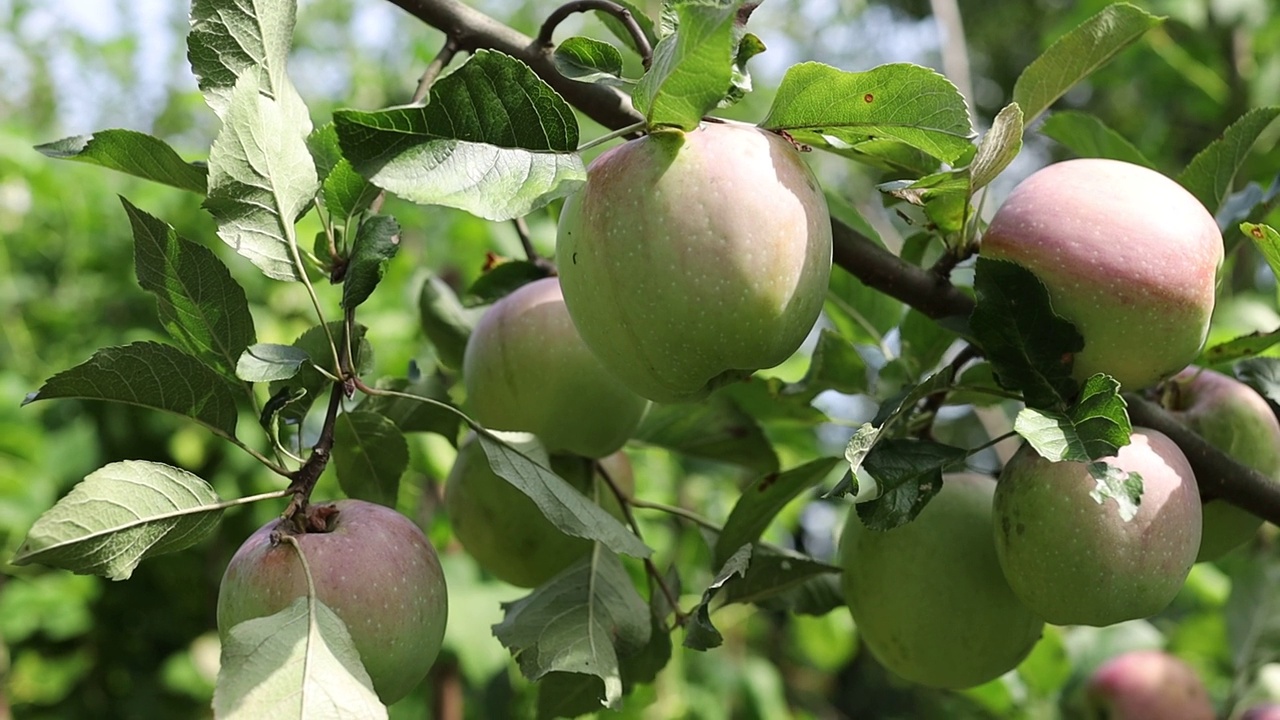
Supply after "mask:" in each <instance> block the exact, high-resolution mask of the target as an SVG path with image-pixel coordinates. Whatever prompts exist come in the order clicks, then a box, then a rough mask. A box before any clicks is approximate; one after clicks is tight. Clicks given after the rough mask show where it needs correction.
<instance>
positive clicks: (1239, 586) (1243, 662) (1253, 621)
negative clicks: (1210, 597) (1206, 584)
mask: <svg viewBox="0 0 1280 720" xmlns="http://www.w3.org/2000/svg"><path fill="white" fill-rule="evenodd" d="M1235 567H1236V568H1237V569H1236V570H1235V572H1233V573H1232V574H1231V595H1230V596H1228V597H1227V603H1226V606H1225V607H1224V608H1223V609H1222V612H1223V616H1224V617H1225V619H1226V625H1227V640H1228V643H1229V646H1230V647H1229V651H1230V657H1231V660H1232V665H1233V666H1234V668H1235V674H1236V676H1237V678H1247V679H1253V678H1256V677H1257V676H1258V671H1259V670H1260V669H1261V668H1262V667H1263V666H1264V665H1267V664H1268V663H1274V662H1275V661H1276V654H1275V653H1276V648H1277V647H1280V565H1277V564H1276V562H1275V560H1274V556H1272V555H1269V554H1268V555H1260V556H1255V557H1251V558H1250V561H1249V562H1247V563H1241V564H1236V565H1235Z"/></svg>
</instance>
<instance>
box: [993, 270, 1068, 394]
mask: <svg viewBox="0 0 1280 720" xmlns="http://www.w3.org/2000/svg"><path fill="white" fill-rule="evenodd" d="M976 272H977V274H976V275H975V277H974V284H973V288H974V291H975V292H976V294H977V305H976V306H975V307H974V310H973V314H972V315H971V316H970V321H969V325H970V328H971V330H972V331H973V336H974V338H976V339H977V341H978V344H979V345H981V346H982V349H983V350H984V351H985V352H986V355H987V359H988V360H990V361H991V366H992V367H993V368H994V369H995V373H996V379H997V380H998V381H999V382H1000V385H1001V386H1003V387H1005V388H1007V389H1010V390H1017V391H1019V392H1021V393H1022V394H1023V396H1024V397H1025V398H1026V401H1027V405H1029V406H1031V407H1035V408H1058V407H1063V406H1065V405H1066V402H1067V400H1068V399H1069V398H1071V397H1073V396H1074V395H1075V394H1076V390H1077V385H1076V381H1075V380H1073V379H1072V378H1071V362H1072V358H1073V357H1074V354H1075V353H1078V352H1080V351H1081V350H1083V349H1084V338H1083V337H1081V335H1080V333H1079V332H1077V331H1076V329H1075V326H1074V325H1072V324H1071V323H1070V322H1068V321H1067V320H1064V319H1063V318H1061V317H1059V316H1057V315H1056V314H1054V312H1053V307H1052V306H1051V305H1050V302H1049V291H1048V290H1046V289H1045V287H1044V284H1043V283H1041V282H1040V279H1039V278H1037V277H1036V276H1035V275H1033V274H1032V273H1031V272H1030V271H1029V270H1027V269H1026V268H1023V267H1022V266H1020V265H1017V264H1015V263H1011V262H1007V261H1004V260H991V259H989V258H984V257H979V258H978V262H977V271H976Z"/></svg>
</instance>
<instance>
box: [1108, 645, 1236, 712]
mask: <svg viewBox="0 0 1280 720" xmlns="http://www.w3.org/2000/svg"><path fill="white" fill-rule="evenodd" d="M1086 694H1087V696H1088V698H1089V706H1090V708H1091V709H1092V710H1093V713H1094V714H1092V715H1090V716H1089V717H1096V718H1100V719H1104V720H1214V718H1215V717H1217V715H1216V714H1215V713H1214V710H1213V704H1212V703H1210V702H1209V693H1208V691H1207V690H1205V687H1204V683H1203V682H1202V681H1201V680H1200V677H1199V676H1198V675H1196V672H1195V670H1193V669H1192V668H1191V666H1190V665H1187V664H1186V663H1185V662H1183V661H1181V660H1179V659H1178V658H1176V657H1174V656H1173V655H1170V654H1168V653H1165V652H1161V651H1159V650H1134V651H1131V652H1127V653H1124V654H1123V655H1118V656H1116V657H1114V658H1111V659H1110V660H1108V661H1107V662H1105V663H1103V664H1102V666H1101V667H1099V668H1098V669H1097V670H1096V671H1094V673H1093V675H1092V676H1091V677H1090V678H1089V683H1088V687H1087V690H1086Z"/></svg>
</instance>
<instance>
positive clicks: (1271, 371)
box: [1236, 358, 1280, 405]
mask: <svg viewBox="0 0 1280 720" xmlns="http://www.w3.org/2000/svg"><path fill="white" fill-rule="evenodd" d="M1236 377H1237V378H1239V379H1240V382H1242V383H1244V384H1245V385H1248V386H1249V387H1251V388H1253V389H1254V390H1257V391H1258V394H1259V395H1262V396H1263V397H1265V398H1266V399H1268V400H1270V401H1271V402H1272V403H1275V404H1276V405H1280V358H1250V359H1248V360H1241V361H1240V362H1238V363H1236Z"/></svg>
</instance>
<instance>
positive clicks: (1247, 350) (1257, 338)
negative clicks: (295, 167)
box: [1204, 330, 1280, 365]
mask: <svg viewBox="0 0 1280 720" xmlns="http://www.w3.org/2000/svg"><path fill="white" fill-rule="evenodd" d="M1277 343H1280V330H1272V331H1271V332H1265V333H1264V332H1255V333H1249V334H1248V335H1242V336H1240V337H1238V338H1234V339H1232V340H1228V341H1226V342H1223V343H1218V344H1217V345H1214V346H1213V347H1211V348H1208V349H1206V350H1205V351H1204V364H1206V365H1220V364H1222V363H1229V362H1234V361H1236V360H1240V359H1242V358H1248V357H1253V356H1255V355H1259V354H1261V353H1262V352H1263V351H1265V350H1269V349H1271V348H1272V347H1274V346H1275V345H1276V344H1277Z"/></svg>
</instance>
